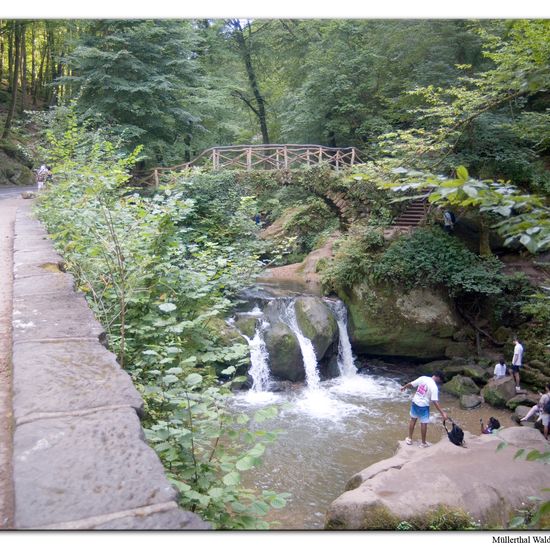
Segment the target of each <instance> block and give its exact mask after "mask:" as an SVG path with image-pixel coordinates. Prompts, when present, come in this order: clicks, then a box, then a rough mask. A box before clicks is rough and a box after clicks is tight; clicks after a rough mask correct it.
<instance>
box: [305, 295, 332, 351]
mask: <svg viewBox="0 0 550 550" xmlns="http://www.w3.org/2000/svg"><path fill="white" fill-rule="evenodd" d="M295 309H296V319H297V321H298V325H299V327H300V330H301V331H302V334H303V335H304V336H305V337H306V338H309V339H310V340H311V342H312V344H313V348H314V349H315V356H316V357H317V361H320V360H321V359H322V358H323V357H324V355H325V352H326V351H327V349H328V348H329V346H330V345H331V344H333V343H334V342H335V341H336V339H337V337H338V325H337V323H336V319H335V318H334V314H333V313H332V311H330V309H329V308H328V307H327V306H326V305H325V303H324V302H323V301H322V300H321V299H320V298H316V297H313V296H305V297H301V298H297V299H296V302H295Z"/></svg>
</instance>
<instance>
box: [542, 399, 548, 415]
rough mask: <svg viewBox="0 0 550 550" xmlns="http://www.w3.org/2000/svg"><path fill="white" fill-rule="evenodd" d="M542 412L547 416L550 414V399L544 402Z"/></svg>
mask: <svg viewBox="0 0 550 550" xmlns="http://www.w3.org/2000/svg"><path fill="white" fill-rule="evenodd" d="M542 412H543V413H545V414H550V399H547V400H546V401H545V402H544V406H543V407H542Z"/></svg>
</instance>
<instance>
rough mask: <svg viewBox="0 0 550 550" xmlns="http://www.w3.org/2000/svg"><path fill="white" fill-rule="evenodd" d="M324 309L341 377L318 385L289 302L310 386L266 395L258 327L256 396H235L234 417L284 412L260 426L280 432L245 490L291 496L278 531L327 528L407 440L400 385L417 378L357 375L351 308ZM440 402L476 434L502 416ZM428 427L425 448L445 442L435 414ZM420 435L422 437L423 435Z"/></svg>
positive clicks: (278, 515)
mask: <svg viewBox="0 0 550 550" xmlns="http://www.w3.org/2000/svg"><path fill="white" fill-rule="evenodd" d="M326 303H327V305H328V306H329V308H330V309H331V310H332V311H333V312H334V314H335V317H336V319H337V322H338V329H339V349H338V368H339V371H340V376H339V377H337V378H333V379H330V380H325V381H321V380H320V379H319V375H318V373H317V372H316V360H315V354H314V352H313V348H312V346H311V342H310V341H309V340H308V339H307V338H305V337H304V336H303V334H302V333H301V331H300V329H299V327H298V325H297V323H296V316H295V313H294V312H293V304H292V302H290V303H289V304H287V306H286V311H285V312H284V315H283V317H282V318H283V319H284V321H285V322H286V323H287V324H288V326H289V327H290V328H291V329H292V330H293V331H294V333H295V334H296V336H297V338H298V341H299V342H300V348H301V351H302V357H303V359H304V366H305V370H306V381H305V383H300V384H291V385H290V386H289V387H288V388H287V389H286V391H284V392H272V391H269V387H270V385H269V366H268V365H269V357H268V355H267V350H266V348H265V344H263V338H262V326H263V325H262V322H259V323H258V325H257V330H256V333H255V335H254V338H252V339H248V340H249V344H250V350H251V363H252V368H251V371H250V375H251V376H252V378H253V381H254V382H253V386H252V389H250V390H247V391H241V392H238V393H236V395H235V397H234V399H233V401H232V407H233V408H234V410H235V411H242V412H246V413H248V414H251V413H253V412H254V411H256V410H258V409H260V408H262V407H265V406H266V405H268V404H276V405H277V406H278V407H279V410H280V413H279V415H278V416H277V418H275V419H273V420H271V421H269V422H266V423H263V424H262V428H263V429H267V430H281V431H282V433H281V434H280V435H279V437H278V439H277V441H276V442H275V443H273V444H271V445H270V446H269V447H268V449H267V451H266V453H265V455H264V457H263V464H262V465H261V466H260V467H258V468H256V469H254V470H251V471H250V472H247V477H246V478H245V483H246V484H247V485H248V486H251V487H256V488H258V489H269V490H274V491H277V492H287V493H291V494H292V496H291V498H290V499H289V501H288V504H287V506H286V507H285V508H284V509H282V510H277V511H273V513H271V515H270V516H269V517H268V518H267V519H268V520H269V521H275V522H277V523H276V525H275V526H274V527H275V528H276V529H280V530H283V529H290V530H312V529H322V528H323V526H324V518H325V512H326V510H327V508H328V507H329V505H330V503H331V502H332V501H333V500H334V499H336V498H337V497H338V496H339V495H341V494H342V493H343V492H344V489H345V485H346V483H347V481H348V480H349V479H350V478H351V477H352V476H353V475H354V474H355V473H357V472H359V471H361V470H363V469H364V468H366V467H368V466H370V465H371V464H373V463H375V462H378V461H380V460H383V459H385V458H389V457H390V456H392V455H393V454H394V453H395V451H396V448H397V443H398V441H399V440H403V439H404V438H405V436H406V435H407V425H408V421H409V402H410V398H411V395H408V394H407V393H403V392H401V391H400V386H401V385H402V384H403V383H405V382H408V381H410V380H412V379H414V378H416V377H417V376H418V375H419V372H418V371H417V370H415V369H414V368H412V367H409V368H403V365H395V366H392V365H388V364H382V363H379V366H376V362H370V363H371V364H373V368H372V370H371V371H370V372H369V373H361V374H360V373H358V372H357V368H356V361H355V358H354V356H353V351H352V348H351V345H350V342H349V337H348V333H347V323H346V308H345V306H344V305H343V304H342V302H339V301H326ZM264 327H265V325H264ZM440 402H441V404H442V405H443V407H444V408H445V409H446V411H447V412H448V414H450V415H451V416H452V418H454V419H455V421H457V422H458V423H459V424H460V425H461V426H462V427H463V428H464V429H465V430H468V431H470V432H471V433H472V434H476V435H477V434H479V419H480V417H483V418H485V419H488V418H489V416H495V415H496V414H497V413H495V411H493V410H492V409H491V408H490V407H488V406H486V405H483V406H482V409H481V410H480V409H477V410H474V411H463V410H461V409H460V408H459V405H458V400H457V399H456V398H453V397H451V396H447V395H445V394H441V397H440ZM435 412H436V411H435ZM499 414H501V413H499ZM498 417H499V419H501V416H498ZM430 422H431V424H432V425H430V426H429V427H428V441H430V442H432V443H434V442H437V441H439V440H440V439H441V437H446V433H445V431H444V428H443V425H442V423H441V419H440V417H439V415H438V414H434V415H433V416H432V418H431V419H430ZM501 423H502V424H503V425H511V421H510V420H509V419H504V418H502V420H501ZM254 428H256V427H255V426H251V429H254ZM415 435H416V437H419V433H417V434H415Z"/></svg>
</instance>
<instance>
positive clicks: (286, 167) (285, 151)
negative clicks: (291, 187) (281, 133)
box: [284, 145, 288, 170]
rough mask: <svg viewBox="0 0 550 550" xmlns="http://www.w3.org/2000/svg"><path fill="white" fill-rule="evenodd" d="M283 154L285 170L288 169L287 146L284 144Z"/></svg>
mask: <svg viewBox="0 0 550 550" xmlns="http://www.w3.org/2000/svg"><path fill="white" fill-rule="evenodd" d="M284 155H285V170H288V148H287V146H286V145H285V148H284Z"/></svg>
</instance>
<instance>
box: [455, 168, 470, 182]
mask: <svg viewBox="0 0 550 550" xmlns="http://www.w3.org/2000/svg"><path fill="white" fill-rule="evenodd" d="M456 176H457V177H458V179H459V180H462V181H467V180H468V178H469V177H470V175H469V174H468V170H467V169H466V167H464V166H459V167H458V168H457V169H456Z"/></svg>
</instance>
